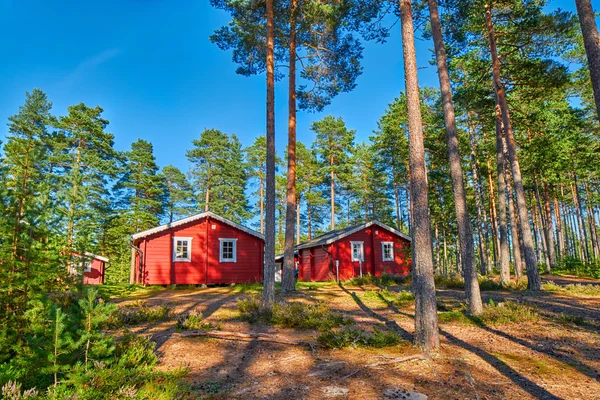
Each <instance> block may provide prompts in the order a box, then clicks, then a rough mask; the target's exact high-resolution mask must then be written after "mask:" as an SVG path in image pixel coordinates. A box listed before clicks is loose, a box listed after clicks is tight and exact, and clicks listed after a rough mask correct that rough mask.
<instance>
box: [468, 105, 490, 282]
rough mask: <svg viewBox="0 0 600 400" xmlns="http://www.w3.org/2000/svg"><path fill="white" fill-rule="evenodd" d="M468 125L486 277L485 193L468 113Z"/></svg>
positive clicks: (482, 267) (482, 273) (483, 266)
mask: <svg viewBox="0 0 600 400" xmlns="http://www.w3.org/2000/svg"><path fill="white" fill-rule="evenodd" d="M467 121H468V122H467V125H468V131H469V145H470V148H471V160H470V161H471V174H472V175H473V191H474V196H475V209H476V210H477V235H478V236H479V253H480V259H481V265H480V271H481V275H485V274H486V273H487V269H488V264H489V262H488V261H489V260H488V258H487V256H488V248H487V237H486V238H484V231H485V226H484V222H483V214H484V211H483V208H484V204H483V201H482V200H483V193H482V185H481V182H480V180H479V173H478V171H477V156H476V143H475V133H474V129H473V125H472V123H471V116H470V113H467Z"/></svg>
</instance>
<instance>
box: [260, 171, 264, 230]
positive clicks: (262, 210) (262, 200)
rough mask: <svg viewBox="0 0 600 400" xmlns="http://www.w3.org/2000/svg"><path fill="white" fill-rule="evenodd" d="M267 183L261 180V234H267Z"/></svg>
mask: <svg viewBox="0 0 600 400" xmlns="http://www.w3.org/2000/svg"><path fill="white" fill-rule="evenodd" d="M264 196H265V183H264V182H263V180H262V179H261V180H260V200H259V201H260V233H262V234H263V235H264V234H265V199H264Z"/></svg>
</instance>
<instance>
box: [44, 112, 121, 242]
mask: <svg viewBox="0 0 600 400" xmlns="http://www.w3.org/2000/svg"><path fill="white" fill-rule="evenodd" d="M102 112H103V110H102V108H101V107H94V108H90V107H88V106H86V105H85V104H83V103H80V104H77V105H75V106H71V107H69V108H68V114H67V115H66V116H63V117H60V118H59V119H58V121H57V123H56V127H57V128H58V133H57V135H56V138H55V139H54V141H53V149H52V150H53V157H52V165H53V168H54V170H55V172H56V174H57V175H58V176H59V182H60V184H61V186H62V187H61V190H60V191H59V192H58V198H59V200H60V201H61V202H64V204H65V207H64V208H63V210H62V212H63V213H64V215H65V216H66V220H67V221H66V248H67V249H68V251H73V250H75V249H77V250H78V251H80V252H81V250H85V249H89V248H90V246H92V245H93V244H94V243H95V241H96V240H95V234H96V233H97V231H98V225H97V221H98V219H97V218H96V217H97V216H98V215H99V214H100V213H102V212H103V211H105V210H104V205H105V202H104V200H105V199H106V198H108V197H109V189H110V188H109V184H110V182H111V181H112V180H114V179H115V178H116V176H117V172H118V170H117V164H116V156H117V153H116V151H115V150H114V148H113V144H114V136H113V135H112V134H111V133H108V132H106V131H105V129H106V127H107V125H108V121H107V120H106V119H104V118H102Z"/></svg>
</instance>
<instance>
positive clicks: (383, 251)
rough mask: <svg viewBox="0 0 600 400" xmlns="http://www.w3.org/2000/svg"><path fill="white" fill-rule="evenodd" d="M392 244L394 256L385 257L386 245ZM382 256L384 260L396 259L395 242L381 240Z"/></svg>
mask: <svg viewBox="0 0 600 400" xmlns="http://www.w3.org/2000/svg"><path fill="white" fill-rule="evenodd" d="M386 245H389V246H390V251H391V253H392V258H386V257H385V246H386ZM381 258H382V259H383V261H394V242H381Z"/></svg>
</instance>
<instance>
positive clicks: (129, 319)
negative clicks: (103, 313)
mask: <svg viewBox="0 0 600 400" xmlns="http://www.w3.org/2000/svg"><path fill="white" fill-rule="evenodd" d="M140 305H141V306H140ZM170 316H171V308H170V307H169V306H167V305H164V304H163V305H160V306H154V307H149V306H147V305H146V304H145V302H142V303H138V304H134V305H130V306H124V307H122V308H119V309H118V310H117V311H115V312H114V313H113V314H111V316H110V317H109V318H108V321H107V323H106V324H107V327H108V328H120V327H122V326H124V325H137V324H142V323H145V322H157V321H165V320H167V319H169V317H170Z"/></svg>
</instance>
